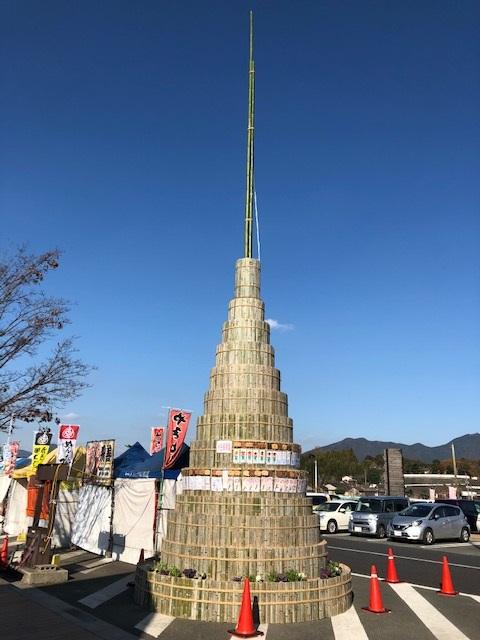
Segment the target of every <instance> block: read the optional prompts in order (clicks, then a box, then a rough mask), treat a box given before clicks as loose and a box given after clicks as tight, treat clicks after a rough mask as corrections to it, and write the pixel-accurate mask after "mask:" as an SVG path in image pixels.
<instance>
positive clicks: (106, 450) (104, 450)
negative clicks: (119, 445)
mask: <svg viewBox="0 0 480 640" xmlns="http://www.w3.org/2000/svg"><path fill="white" fill-rule="evenodd" d="M114 450H115V440H91V441H90V442H87V447H86V462H85V476H86V477H87V478H89V479H90V480H110V479H111V478H112V476H113V458H114Z"/></svg>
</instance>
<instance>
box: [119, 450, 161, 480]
mask: <svg viewBox="0 0 480 640" xmlns="http://www.w3.org/2000/svg"><path fill="white" fill-rule="evenodd" d="M151 457H152V456H151V455H150V454H149V453H148V451H146V449H144V448H143V447H142V445H141V444H140V443H139V442H135V444H132V446H131V447H128V449H127V450H126V451H124V452H123V453H121V454H120V455H119V456H117V457H116V458H115V460H114V461H113V476H114V477H115V478H125V477H127V476H123V475H122V473H123V471H124V470H125V469H131V468H133V467H134V466H135V465H141V464H144V463H145V462H146V461H147V460H148V459H149V458H151Z"/></svg>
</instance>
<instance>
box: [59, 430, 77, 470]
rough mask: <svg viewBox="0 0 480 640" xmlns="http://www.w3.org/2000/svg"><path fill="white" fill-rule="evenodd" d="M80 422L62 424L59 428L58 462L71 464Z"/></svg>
mask: <svg viewBox="0 0 480 640" xmlns="http://www.w3.org/2000/svg"><path fill="white" fill-rule="evenodd" d="M79 429H80V427H79V425H78V424H61V425H60V426H59V428H58V449H57V463H64V464H68V465H70V466H71V464H72V462H73V456H74V453H75V444H76V442H77V436H78V430H79Z"/></svg>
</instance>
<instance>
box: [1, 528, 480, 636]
mask: <svg viewBox="0 0 480 640" xmlns="http://www.w3.org/2000/svg"><path fill="white" fill-rule="evenodd" d="M325 537H326V539H327V541H328V545H329V555H330V557H331V559H333V560H341V561H342V562H343V561H346V560H347V559H348V560H349V562H347V564H350V566H352V570H353V573H354V575H353V580H352V586H353V590H354V604H353V606H352V607H351V609H350V610H349V611H348V612H347V613H346V614H342V615H341V616H336V617H335V618H332V619H327V620H321V621H319V622H312V623H302V624H293V625H262V624H261V626H260V629H261V630H263V632H264V633H265V635H266V637H267V638H268V639H269V640H310V639H311V640H314V639H315V640H318V639H319V638H321V639H322V640H323V639H325V640H330V639H331V640H352V638H355V640H357V639H358V640H365V639H370V640H377V639H378V640H380V639H382V640H385V638H388V640H397V639H398V640H405V639H406V638H407V639H409V638H415V640H431V639H432V638H437V639H438V640H465V639H469V640H478V638H479V637H480V633H479V625H478V620H479V619H480V580H479V578H480V549H479V548H478V547H476V546H475V544H468V545H462V546H456V545H455V543H453V542H452V543H448V542H447V543H444V544H441V545H438V546H436V545H434V546H433V547H428V548H423V547H422V545H418V546H417V545H411V544H405V543H403V544H402V543H395V544H393V545H392V544H391V543H389V542H388V541H385V540H376V539H362V538H351V537H350V536H349V535H348V534H347V535H345V534H335V535H328V536H325ZM479 538H480V536H479ZM474 542H475V543H478V544H480V540H478V541H475V540H474ZM389 546H392V548H393V549H394V553H395V558H396V566H397V571H398V573H399V577H400V579H401V580H403V581H404V582H403V583H402V584H399V585H389V584H386V583H384V582H382V583H381V593H382V598H383V602H384V606H385V607H386V608H388V609H390V610H391V612H390V613H388V614H384V615H375V614H372V613H369V612H366V611H364V610H363V607H365V606H367V605H368V604H369V586H370V585H369V583H370V580H369V572H370V566H371V564H376V566H377V568H378V571H379V575H380V576H384V575H385V566H386V551H387V549H388V547H389ZM445 554H446V555H447V556H448V558H449V562H450V564H451V573H452V578H453V580H454V583H455V588H456V589H458V590H459V591H460V592H461V593H462V595H458V596H456V597H453V598H448V597H442V596H439V595H438V593H437V591H438V585H439V580H440V571H441V561H442V557H443V555H445ZM61 564H62V566H64V567H67V568H68V569H69V572H70V579H69V581H68V583H67V584H64V585H55V586H51V587H43V588H40V589H38V588H37V589H33V588H24V587H22V586H21V585H20V584H19V583H18V582H11V583H6V582H3V583H2V584H0V606H1V610H2V618H3V624H2V627H3V630H4V633H5V637H6V638H7V637H10V638H14V639H15V640H23V638H27V637H28V638H32V637H35V638H37V639H38V640H43V638H44V637H45V640H46V639H47V637H48V638H49V640H50V639H51V638H54V639H55V638H57V637H58V638H59V639H60V638H65V637H69V640H76V638H77V637H78V638H80V637H81V638H84V640H90V639H91V638H103V639H104V640H110V639H113V640H129V639H132V638H152V637H153V638H158V637H161V639H162V640H187V639H189V640H191V639H192V638H195V639H198V640H203V639H205V640H207V639H208V640H216V639H217V638H218V640H220V639H221V638H229V637H230V634H229V633H228V629H229V628H231V627H232V625H231V624H219V623H218V624H216V623H202V622H194V621H190V620H180V619H171V618H168V617H167V616H162V615H160V614H156V613H151V612H148V611H145V610H143V609H141V608H140V607H138V606H137V605H135V603H134V602H133V594H132V587H131V586H129V584H130V583H131V581H132V579H133V575H134V569H135V567H134V566H133V565H128V564H125V563H122V562H115V561H111V560H110V559H106V558H99V557H98V556H94V555H93V554H90V553H87V552H84V551H82V550H73V551H67V552H64V553H62V555H61ZM30 610H31V611H32V612H35V615H33V614H32V616H25V615H24V613H23V614H22V613H20V611H23V612H25V611H30ZM15 612H16V613H15ZM42 615H43V616H47V617H48V623H47V622H46V623H45V624H43V625H42V624H39V623H40V622H41V617H42ZM20 622H21V625H20ZM260 622H261V621H260ZM19 625H20V626H19ZM52 625H53V627H52ZM54 628H56V629H57V630H58V633H59V635H58V634H57V635H52V633H53V629H54ZM65 629H68V636H67V635H65V633H66V631H65ZM19 634H20V635H19ZM42 634H44V635H42ZM62 634H63V635H62Z"/></svg>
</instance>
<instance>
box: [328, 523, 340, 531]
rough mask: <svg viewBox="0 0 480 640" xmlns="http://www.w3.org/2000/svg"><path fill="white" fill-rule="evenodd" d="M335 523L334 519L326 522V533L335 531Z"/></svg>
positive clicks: (336, 527)
mask: <svg viewBox="0 0 480 640" xmlns="http://www.w3.org/2000/svg"><path fill="white" fill-rule="evenodd" d="M337 529H338V526H337V523H336V521H335V520H329V521H328V524H327V531H328V533H337Z"/></svg>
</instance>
